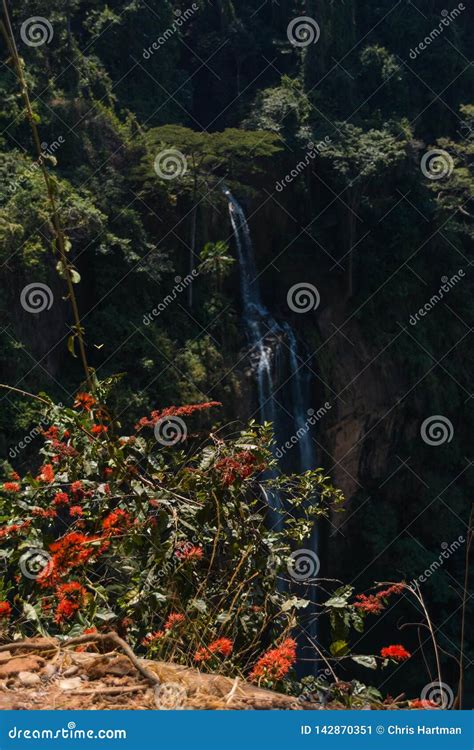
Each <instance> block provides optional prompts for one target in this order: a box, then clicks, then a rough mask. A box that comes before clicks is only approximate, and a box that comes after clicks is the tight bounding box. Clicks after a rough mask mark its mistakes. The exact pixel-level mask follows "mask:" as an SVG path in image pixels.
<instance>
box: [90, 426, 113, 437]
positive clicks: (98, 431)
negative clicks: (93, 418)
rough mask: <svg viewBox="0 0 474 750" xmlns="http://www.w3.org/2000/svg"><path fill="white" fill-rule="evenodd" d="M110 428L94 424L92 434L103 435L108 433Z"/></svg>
mask: <svg viewBox="0 0 474 750" xmlns="http://www.w3.org/2000/svg"><path fill="white" fill-rule="evenodd" d="M108 429H109V428H108V427H106V426H105V425H104V424H94V425H92V427H91V432H92V434H93V435H102V434H104V433H106V432H107V430H108Z"/></svg>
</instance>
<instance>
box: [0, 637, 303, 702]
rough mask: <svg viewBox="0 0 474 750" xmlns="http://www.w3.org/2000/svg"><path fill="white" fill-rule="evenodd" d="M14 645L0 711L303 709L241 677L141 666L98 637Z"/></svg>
mask: <svg viewBox="0 0 474 750" xmlns="http://www.w3.org/2000/svg"><path fill="white" fill-rule="evenodd" d="M11 646H12V645H11V644H10V648H8V645H7V646H2V647H0V710H7V709H17V710H38V709H82V710H83V709H91V710H97V709H128V710H150V709H151V710H157V709H158V710H160V709H161V710H163V709H165V710H166V709H191V710H192V709H225V710H237V709H260V710H262V709H263V710H265V709H286V710H301V708H302V706H301V704H300V703H298V701H297V700H296V699H295V698H290V697H289V696H285V695H280V694H278V693H272V692H270V691H267V690H261V689H260V688H257V687H255V686H253V685H250V684H248V683H246V682H244V681H243V680H240V679H239V678H236V679H235V680H233V679H231V678H228V677H221V676H218V675H207V674H204V673H200V672H198V671H197V670H195V669H188V668H186V667H182V666H179V665H176V664H169V663H164V662H154V661H149V660H145V659H137V658H136V657H135V661H136V666H135V664H134V663H132V661H131V659H130V658H129V656H127V655H125V654H123V653H121V652H120V649H118V648H116V649H114V650H113V651H110V650H109V652H108V653H105V654H104V653H99V649H98V646H97V645H95V644H93V645H87V646H76V647H75V648H70V647H68V646H64V645H63V644H60V643H59V642H57V641H55V640H54V639H50V640H49V639H46V638H38V639H33V640H30V641H24V642H22V643H21V644H18V643H16V644H15V646H14V647H13V648H12V647H11ZM84 649H87V650H84ZM101 650H104V649H101ZM137 667H138V668H137ZM140 667H141V668H142V669H144V671H145V672H148V675H149V676H148V677H147V676H145V675H144V674H143V673H142V672H141V671H139V668H140ZM305 707H306V706H305ZM307 707H308V708H309V707H310V706H307ZM312 707H313V708H315V707H316V706H312Z"/></svg>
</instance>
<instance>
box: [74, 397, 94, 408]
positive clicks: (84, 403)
mask: <svg viewBox="0 0 474 750" xmlns="http://www.w3.org/2000/svg"><path fill="white" fill-rule="evenodd" d="M96 403H97V402H96V400H95V398H94V396H91V395H90V393H78V394H77V396H76V399H75V401H74V408H76V409H85V410H86V411H90V410H91V409H92V407H93V406H94V404H96Z"/></svg>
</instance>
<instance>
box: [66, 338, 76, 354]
mask: <svg viewBox="0 0 474 750" xmlns="http://www.w3.org/2000/svg"><path fill="white" fill-rule="evenodd" d="M75 340H76V337H75V335H74V334H72V336H69V338H68V340H67V349H68V352H69V353H70V354H72V356H73V357H75V358H76V359H77V354H76V351H75V346H74V342H75Z"/></svg>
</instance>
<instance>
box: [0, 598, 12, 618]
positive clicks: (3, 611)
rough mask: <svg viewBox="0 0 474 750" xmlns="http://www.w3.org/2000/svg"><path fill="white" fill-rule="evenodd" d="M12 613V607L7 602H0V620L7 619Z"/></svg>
mask: <svg viewBox="0 0 474 750" xmlns="http://www.w3.org/2000/svg"><path fill="white" fill-rule="evenodd" d="M11 613H12V608H11V605H10V603H9V602H0V620H1V619H3V618H5V619H8V618H9V617H10V615H11Z"/></svg>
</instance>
